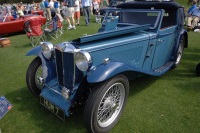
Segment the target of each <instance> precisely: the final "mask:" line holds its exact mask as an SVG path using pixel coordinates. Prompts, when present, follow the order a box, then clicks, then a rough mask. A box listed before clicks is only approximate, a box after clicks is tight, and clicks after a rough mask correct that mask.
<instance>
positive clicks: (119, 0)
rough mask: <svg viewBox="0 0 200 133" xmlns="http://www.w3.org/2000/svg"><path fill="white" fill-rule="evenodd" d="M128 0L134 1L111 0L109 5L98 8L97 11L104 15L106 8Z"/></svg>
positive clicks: (125, 0)
mask: <svg viewBox="0 0 200 133" xmlns="http://www.w3.org/2000/svg"><path fill="white" fill-rule="evenodd" d="M130 1H134V0H111V2H110V3H109V5H108V6H107V7H102V8H100V10H99V13H100V15H105V13H106V9H109V8H114V7H116V6H117V5H119V4H122V3H125V2H130Z"/></svg>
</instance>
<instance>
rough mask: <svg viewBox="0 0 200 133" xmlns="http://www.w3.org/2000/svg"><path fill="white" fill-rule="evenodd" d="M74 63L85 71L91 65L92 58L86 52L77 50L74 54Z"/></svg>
mask: <svg viewBox="0 0 200 133" xmlns="http://www.w3.org/2000/svg"><path fill="white" fill-rule="evenodd" d="M75 63H76V66H77V67H78V69H80V70H81V71H87V70H88V69H89V68H90V67H91V65H92V59H91V56H90V54H89V53H88V52H86V51H79V52H77V53H76V54H75Z"/></svg>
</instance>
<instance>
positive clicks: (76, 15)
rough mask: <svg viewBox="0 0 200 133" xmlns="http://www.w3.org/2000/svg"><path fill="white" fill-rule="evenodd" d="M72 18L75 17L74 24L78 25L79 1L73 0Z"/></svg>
mask: <svg viewBox="0 0 200 133" xmlns="http://www.w3.org/2000/svg"><path fill="white" fill-rule="evenodd" d="M74 19H75V24H76V25H79V23H80V22H79V21H80V1H79V0H75V7H74Z"/></svg>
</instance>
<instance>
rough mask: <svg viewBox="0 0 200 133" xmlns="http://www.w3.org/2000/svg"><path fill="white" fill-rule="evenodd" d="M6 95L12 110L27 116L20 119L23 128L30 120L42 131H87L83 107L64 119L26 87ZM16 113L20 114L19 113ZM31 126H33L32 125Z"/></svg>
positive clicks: (50, 132) (82, 132)
mask: <svg viewBox="0 0 200 133" xmlns="http://www.w3.org/2000/svg"><path fill="white" fill-rule="evenodd" d="M5 96H6V98H8V99H9V100H10V102H11V103H12V105H13V109H12V110H16V111H14V112H21V113H22V114H23V115H24V116H23V117H25V118H26V120H25V121H24V122H22V121H18V122H22V124H21V125H22V128H23V125H24V126H25V125H26V124H27V123H29V122H30V123H31V124H32V125H33V127H37V129H36V130H38V131H39V132H41V133H44V132H46V133H55V132H57V133H61V132H80V133H84V132H86V129H85V126H84V124H83V119H82V118H83V111H84V108H83V107H80V108H77V109H76V111H75V112H74V114H73V115H70V117H67V118H66V120H65V121H62V120H61V119H59V118H58V117H57V116H55V115H54V114H53V113H51V112H50V111H49V110H47V109H46V108H45V107H43V106H42V105H40V101H39V98H38V97H35V96H33V95H32V94H31V93H30V92H29V91H28V88H26V87H24V88H21V89H18V90H16V91H13V92H10V93H8V94H7V95H5ZM15 115H16V116H18V115H17V114H15ZM27 119H28V120H29V121H27ZM16 122H17V121H16ZM29 126H30V128H32V127H31V125H29Z"/></svg>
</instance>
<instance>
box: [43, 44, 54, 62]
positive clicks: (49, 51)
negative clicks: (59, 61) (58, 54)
mask: <svg viewBox="0 0 200 133" xmlns="http://www.w3.org/2000/svg"><path fill="white" fill-rule="evenodd" d="M41 45H42V53H43V55H44V57H45V58H46V59H48V60H50V59H51V58H52V57H53V55H54V54H53V51H54V47H53V44H52V43H50V42H42V43H41Z"/></svg>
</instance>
